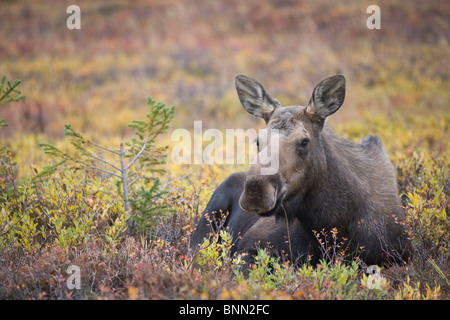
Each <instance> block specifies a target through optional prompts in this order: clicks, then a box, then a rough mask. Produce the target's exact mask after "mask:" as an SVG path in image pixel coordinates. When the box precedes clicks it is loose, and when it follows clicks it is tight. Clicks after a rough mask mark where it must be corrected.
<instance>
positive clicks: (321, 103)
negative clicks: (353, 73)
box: [306, 75, 345, 123]
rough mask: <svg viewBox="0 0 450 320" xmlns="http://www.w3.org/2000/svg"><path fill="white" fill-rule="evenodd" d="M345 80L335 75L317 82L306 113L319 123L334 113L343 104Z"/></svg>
mask: <svg viewBox="0 0 450 320" xmlns="http://www.w3.org/2000/svg"><path fill="white" fill-rule="evenodd" d="M344 98H345V78H344V76H343V75H336V76H332V77H329V78H326V79H324V80H322V81H320V82H319V84H318V85H317V86H316V87H315V88H314V91H313V93H312V96H311V100H309V103H308V106H307V108H306V112H307V113H308V114H310V115H311V116H313V117H314V118H315V119H317V120H319V121H320V122H322V123H323V122H324V121H325V119H326V118H327V117H328V116H330V115H332V114H333V113H335V112H336V111H337V110H338V109H339V108H340V107H341V105H342V103H343V102H344Z"/></svg>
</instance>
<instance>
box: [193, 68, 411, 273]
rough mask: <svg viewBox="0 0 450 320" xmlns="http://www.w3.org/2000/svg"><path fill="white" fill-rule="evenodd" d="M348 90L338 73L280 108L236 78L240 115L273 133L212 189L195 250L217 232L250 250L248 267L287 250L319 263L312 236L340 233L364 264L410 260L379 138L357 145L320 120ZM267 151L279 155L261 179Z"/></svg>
mask: <svg viewBox="0 0 450 320" xmlns="http://www.w3.org/2000/svg"><path fill="white" fill-rule="evenodd" d="M345 84H346V81H345V77H344V76H342V75H335V76H332V77H329V78H326V79H324V80H322V81H321V82H319V84H317V86H316V87H315V88H314V90H313V93H312V96H311V98H310V100H309V103H308V104H307V106H286V107H283V106H281V104H280V103H279V102H278V100H276V99H275V98H273V97H272V96H271V95H270V94H269V93H268V92H267V91H266V90H265V89H264V87H263V86H262V85H261V84H260V83H259V82H258V81H256V80H255V79H253V78H250V77H247V76H244V75H237V76H236V77H235V86H236V90H237V93H238V96H239V100H240V102H241V104H242V105H243V107H244V108H245V110H246V111H248V112H249V113H250V114H252V115H253V116H255V117H259V118H262V119H263V120H264V121H265V124H266V129H267V130H269V132H276V134H275V133H274V134H271V135H261V134H259V135H258V137H257V148H258V154H257V155H256V158H257V160H256V161H255V162H254V163H253V164H251V166H250V167H249V169H248V170H247V171H246V172H239V173H234V174H232V175H230V176H229V177H228V178H227V179H226V180H225V181H223V182H222V183H221V184H220V185H219V186H218V187H217V189H216V190H215V191H214V193H213V195H212V196H211V199H210V201H209V203H208V204H207V206H206V208H205V210H204V212H203V214H202V216H201V218H200V220H199V222H198V225H197V228H196V230H195V231H194V233H193V236H192V239H191V245H190V246H191V248H193V249H195V248H198V247H199V246H200V245H201V243H202V242H203V240H204V238H205V237H208V236H209V235H211V233H212V232H217V228H219V227H220V228H227V230H229V231H230V232H231V234H232V238H233V244H234V245H233V247H232V249H231V254H240V253H247V255H245V258H244V259H245V260H246V262H247V263H253V262H254V255H255V254H256V252H257V249H258V248H261V247H266V248H269V250H271V252H275V253H278V254H280V253H281V252H285V253H286V252H290V253H291V256H290V261H291V262H294V263H304V262H306V261H308V260H309V261H310V262H311V263H316V262H318V260H319V259H320V258H321V247H320V241H318V240H319V238H318V237H317V231H320V230H325V231H326V230H337V231H338V234H339V237H340V239H341V240H342V241H343V242H345V244H346V250H348V252H351V253H356V252H358V255H359V257H360V259H361V260H362V261H364V263H366V264H367V265H375V264H377V265H381V264H386V263H387V262H389V261H392V260H393V259H394V260H395V261H402V260H405V259H406V258H407V257H408V241H407V237H406V235H405V232H404V230H403V229H404V227H403V226H404V221H405V214H404V211H403V210H402V208H401V207H400V203H399V197H398V189H397V182H396V172H395V168H394V166H393V164H392V162H391V161H390V159H389V156H388V154H387V153H386V151H385V149H384V147H383V145H382V142H381V139H380V138H379V137H377V136H373V135H371V136H368V137H366V138H363V139H362V140H360V141H359V142H358V143H354V142H351V141H349V140H346V139H343V138H341V137H339V136H337V135H336V134H335V133H334V131H333V130H332V129H331V128H329V127H328V126H327V125H326V123H325V122H326V119H327V117H329V116H330V115H332V114H333V113H335V112H336V111H337V110H338V109H339V108H340V107H341V105H342V103H343V102H344V97H345V90H346V89H345ZM275 135H276V137H277V139H276V140H275V139H273V137H275ZM274 141H276V143H277V144H278V145H277V148H276V147H275V146H274V145H273V144H274V143H275V142H274ZM271 147H272V148H271ZM267 148H271V149H272V150H271V151H272V155H271V156H272V157H273V156H274V153H275V156H278V161H279V167H278V170H276V172H272V173H273V174H262V173H261V172H262V170H261V169H263V167H264V166H265V164H264V163H267V162H264V161H263V160H265V159H263V158H264V157H267V156H266V154H267V153H266V152H263V151H267ZM314 231H315V232H316V233H314ZM285 255H286V254H285Z"/></svg>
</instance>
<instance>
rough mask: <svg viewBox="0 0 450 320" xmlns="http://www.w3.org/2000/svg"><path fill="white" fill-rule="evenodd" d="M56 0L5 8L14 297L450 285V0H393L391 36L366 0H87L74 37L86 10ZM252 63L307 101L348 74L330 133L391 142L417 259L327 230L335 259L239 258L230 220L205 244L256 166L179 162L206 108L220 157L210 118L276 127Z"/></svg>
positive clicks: (7, 264)
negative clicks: (252, 107) (259, 97)
mask: <svg viewBox="0 0 450 320" xmlns="http://www.w3.org/2000/svg"><path fill="white" fill-rule="evenodd" d="M48 2H51V5H49V6H47V5H45V6H42V5H40V4H39V3H37V2H35V1H25V0H24V1H15V2H12V1H11V2H5V3H4V4H2V7H1V9H0V24H1V26H2V28H0V37H1V39H2V41H0V80H1V82H0V88H1V89H0V118H1V120H0V161H1V164H0V298H1V299H448V298H449V297H450V279H449V271H450V263H449V242H450V240H449V239H450V238H449V234H450V222H449V221H450V220H449V219H448V214H449V196H450V178H449V155H448V150H449V141H450V134H449V133H450V128H449V126H450V92H449V90H448V86H449V71H450V70H449V69H450V68H449V62H448V52H449V46H450V44H449V42H450V38H449V34H450V32H449V29H450V26H449V22H448V12H449V5H448V3H446V2H444V1H442V2H441V1H434V2H421V1H411V2H408V4H405V3H403V2H401V1H390V2H384V1H380V3H379V7H380V9H381V19H382V20H381V29H368V28H367V26H366V19H367V18H368V16H369V15H368V14H367V13H366V9H367V6H368V4H367V5H362V4H361V2H360V1H356V0H352V1H346V2H345V3H336V2H333V1H327V0H320V1H315V2H305V3H303V2H302V3H300V2H297V1H284V0H283V1H265V2H261V1H256V0H251V1H245V2H242V1H237V0H227V1H204V2H200V1H181V0H174V1H134V2H133V3H132V4H129V5H125V4H124V3H123V2H121V1H118V0H117V1H116V0H114V1H108V2H91V1H84V0H83V1H77V5H78V6H79V7H80V9H81V29H74V30H70V29H68V28H67V27H66V19H67V17H68V14H67V13H66V9H67V6H68V4H67V3H65V2H62V1H50V0H49V1H48ZM236 74H245V75H248V76H250V77H252V78H255V79H258V81H259V82H260V83H263V84H264V87H265V88H267V89H268V90H269V91H270V94H271V96H273V97H276V99H278V101H279V103H280V104H281V105H284V106H290V105H291V106H292V105H304V106H308V102H309V101H310V100H311V94H312V93H313V92H314V88H315V86H316V84H318V83H319V82H320V81H321V80H322V79H324V78H327V77H330V76H333V75H336V74H343V75H345V79H346V91H345V102H344V105H343V106H342V107H341V109H340V110H339V111H338V112H336V113H335V114H333V115H332V116H330V117H329V118H327V121H326V127H327V128H328V127H329V128H332V130H333V131H334V132H335V134H336V137H337V136H339V137H341V138H339V139H345V140H347V141H349V143H352V144H355V145H356V144H357V143H358V141H361V139H363V138H364V137H367V136H378V137H379V139H380V141H382V143H383V148H384V149H385V151H386V155H385V156H386V157H388V158H386V159H384V160H385V161H386V163H387V162H389V163H392V167H391V169H390V170H392V171H391V172H389V177H390V179H391V180H390V181H391V182H390V186H389V188H394V187H395V189H396V190H397V191H398V193H397V194H396V196H398V197H397V198H396V199H394V200H393V202H397V203H396V206H395V210H397V211H398V219H397V220H396V219H395V217H394V218H389V219H390V220H389V223H390V224H391V225H392V226H396V227H395V228H394V229H396V230H397V226H398V230H400V229H401V233H402V239H404V241H405V242H407V243H408V246H409V247H408V252H409V254H408V256H407V257H403V259H387V261H383V262H380V261H369V263H366V262H365V258H367V255H366V256H365V255H364V249H365V248H364V245H362V246H358V250H360V252H355V250H354V249H355V248H356V247H355V248H353V247H352V250H350V249H349V248H350V247H349V246H348V245H347V241H348V240H350V241H351V239H346V238H348V234H347V232H348V230H345V226H344V225H343V224H336V225H327V227H326V228H325V227H324V228H317V229H315V228H311V230H310V231H311V234H310V235H309V236H310V239H308V241H310V242H311V243H314V246H315V248H316V254H315V257H316V258H317V259H308V256H306V259H304V261H302V263H297V264H294V263H292V260H294V259H292V258H294V257H293V255H292V254H291V252H289V251H290V249H292V248H290V247H289V246H285V247H283V248H282V250H280V251H279V254H274V253H273V252H274V250H272V249H273V248H272V247H271V246H270V245H267V243H264V242H263V243H260V244H261V245H260V246H255V247H254V250H252V252H251V254H252V255H251V257H252V260H251V261H250V263H248V262H249V254H245V252H244V253H243V254H241V255H239V254H232V253H234V252H235V251H236V248H237V247H236V246H237V245H239V244H236V239H235V238H233V237H234V236H233V234H232V231H231V230H230V229H229V228H228V229H227V226H226V225H220V221H221V220H219V222H218V225H217V226H216V228H212V229H211V231H212V232H211V233H210V234H208V236H207V237H201V239H200V240H197V242H198V243H196V244H197V245H196V246H195V248H191V247H192V246H191V244H192V243H193V239H194V237H193V234H194V230H195V229H196V227H197V225H198V224H199V221H201V219H202V213H203V212H204V210H205V208H206V207H207V204H208V202H209V200H210V199H211V197H212V195H213V192H214V191H215V190H217V188H218V187H219V185H221V183H222V182H223V181H225V180H226V178H227V177H229V176H230V175H232V174H235V173H237V172H246V171H247V170H248V171H247V172H252V170H253V169H252V168H254V164H251V163H250V161H249V162H246V163H244V164H241V163H236V164H230V163H223V164H220V163H216V162H214V161H213V162H208V163H206V162H205V161H203V163H195V164H194V163H193V162H194V161H192V162H191V163H190V164H189V163H175V162H174V161H172V158H171V154H172V152H173V151H174V148H176V147H177V146H180V143H181V142H180V141H179V140H174V139H172V134H173V132H175V131H176V130H177V129H181V130H186V131H187V132H191V133H192V135H191V137H195V134H196V133H195V132H194V131H195V130H194V121H201V123H202V129H203V135H202V136H201V137H203V140H202V143H203V144H201V145H200V146H199V147H200V149H202V150H203V151H205V150H206V148H207V147H208V145H209V146H210V143H211V141H210V140H207V139H205V137H206V134H205V133H206V132H207V130H208V129H218V130H221V131H222V132H225V131H226V130H227V129H238V128H241V129H243V131H245V130H247V129H249V128H256V129H262V128H264V126H265V123H264V122H265V121H262V120H261V119H259V118H253V117H251V116H249V114H248V113H247V112H245V111H244V110H243V109H242V105H241V101H242V99H240V98H242V92H241V93H239V92H238V93H237V92H236V88H235V84H234V77H235V75H236ZM16 79H19V80H16ZM242 79H244V78H242ZM336 83H337V84H339V83H340V82H339V81H337V82H335V84H336ZM256 91H257V92H258V90H256ZM248 92H249V91H248V90H247V93H248ZM260 92H262V91H260ZM250 93H251V91H250ZM271 101H272V100H271ZM172 106H175V107H172ZM244 107H245V105H244ZM247 110H248V109H247ZM280 110H281V109H280ZM316 111H317V110H315V109H314V107H313V108H311V109H310V114H315V112H316ZM277 112H278V111H277ZM280 112H281V111H280ZM284 118H286V119H287V118H289V116H284ZM319 118H320V117H319ZM322 118H323V117H322ZM263 119H264V117H263ZM268 120H270V119H269V118H268ZM322 120H324V119H322ZM322 120H320V121H322ZM286 121H287V120H286ZM305 126H308V125H305ZM323 130H327V132H328V130H331V129H323ZM209 132H211V131H209ZM197 134H198V133H197ZM224 136H225V134H224ZM333 137H334V136H333ZM238 138H239V137H236V139H238ZM333 139H337V138H335V137H334V138H333ZM362 141H365V142H362V144H364V145H365V146H367V147H369V149H370V148H372V149H377V148H378V149H377V150H378V151H379V150H381V149H380V145H379V140H376V139H375V138H372V139H368V140H362ZM191 142H192V143H191V145H194V142H195V141H191ZM301 142H302V141H300V144H301ZM313 142H314V141H313V138H311V137H310V142H309V143H313ZM183 143H188V142H187V141H184V142H183ZM247 144H248V145H249V146H247V147H246V148H247V149H246V151H245V152H246V154H250V153H251V149H252V148H254V147H256V146H255V144H256V143H254V142H253V141H247ZM258 144H259V141H258ZM311 146H312V145H311ZM215 150H218V149H215ZM302 150H303V149H302ZM301 152H303V151H301ZM282 156H283V155H282ZM186 157H187V158H191V159H192V160H194V155H193V154H192V155H187V156H186ZM376 157H377V155H375V154H374V155H373V157H371V158H376ZM372 160H377V159H372ZM199 162H202V161H199ZM308 173H309V172H306V173H305V175H308ZM284 178H286V177H284ZM392 179H394V180H392ZM272 182H273V181H272ZM272 182H271V183H272ZM278 182H279V181H275V182H273V186H275V185H276V184H277V183H278ZM280 186H281V185H280ZM246 187H247V186H246ZM248 187H249V188H251V186H248ZM386 187H388V186H386ZM219 188H220V187H219ZM337 190H338V188H337ZM234 191H236V190H234ZM280 191H281V189H280ZM332 191H335V190H332ZM365 192H367V190H365ZM366 196H367V197H369V196H372V195H369V194H367V195H366ZM375 199H379V198H376V197H375ZM375 202H376V201H375ZM391 202H392V201H391ZM241 204H242V205H243V206H244V207H246V206H247V205H248V204H250V205H251V207H247V209H249V211H252V210H253V211H255V212H259V211H260V210H261V212H262V211H264V210H266V209H267V208H266V207H264V203H263V202H261V203H257V204H256V205H255V203H252V202H251V201H248V202H247V203H245V199H243V201H242V203H241ZM373 206H375V207H376V206H381V204H380V203H373ZM263 207H264V208H263ZM263 209H264V210H263ZM221 214H223V218H224V219H225V218H226V215H227V212H221ZM249 214H250V213H249ZM254 214H258V213H254ZM309 218H311V219H313V217H302V219H306V220H304V221H303V220H301V219H297V220H296V219H295V218H294V217H293V219H292V220H291V221H297V222H296V223H299V222H301V223H308V221H309V223H312V222H311V221H312V220H311V219H310V220H308V219H309ZM278 219H279V221H280V223H284V220H283V217H282V216H280V217H279V218H278ZM225 220H226V219H225ZM225 220H223V221H225ZM360 220H364V221H360ZM355 221H356V220H355ZM358 221H359V222H360V224H359V225H358V222H355V223H356V225H355V227H358V226H360V227H361V228H364V226H365V225H366V224H365V223H367V224H370V223H371V221H366V218H365V217H361V219H359V220H358ZM293 223H294V222H293ZM281 229H282V228H281ZM290 236H292V234H291V235H290ZM290 236H289V237H288V236H287V235H286V238H284V236H282V237H281V238H282V239H283V240H284V239H286V240H285V241H288V238H290ZM295 236H297V235H295ZM252 240H253V239H252ZM255 240H256V239H255ZM261 241H264V239H261ZM402 241H403V240H402ZM253 242H254V241H253ZM285 243H286V242H285ZM371 244H372V243H371ZM366 246H367V245H366ZM360 247H361V248H360ZM283 250H284V251H283ZM380 250H382V248H381V247H380ZM382 251H383V250H382ZM386 253H388V252H387V251H383V254H386ZM372 263H375V264H373V265H372ZM74 270H75V271H76V272H75V273H73V271H74ZM76 277H78V278H76ZM75 278H76V279H75ZM78 280H79V281H78ZM77 281H78V282H77Z"/></svg>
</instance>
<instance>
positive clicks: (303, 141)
mask: <svg viewBox="0 0 450 320" xmlns="http://www.w3.org/2000/svg"><path fill="white" fill-rule="evenodd" d="M308 144H309V139H308V138H305V139H303V140H302V142H300V147H302V148H306V147H307V146H308Z"/></svg>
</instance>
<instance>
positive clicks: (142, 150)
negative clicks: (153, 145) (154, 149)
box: [125, 136, 149, 171]
mask: <svg viewBox="0 0 450 320" xmlns="http://www.w3.org/2000/svg"><path fill="white" fill-rule="evenodd" d="M148 141H149V139H148V136H147V139H146V140H145V142H144V145H143V146H142V148H141V150H140V151H139V152H138V154H137V155H136V156H135V157H134V158H133V160H131V162H130V163H129V164H128V166H127V167H126V168H125V171H128V169H130V168H131V166H132V165H133V164H134V163H135V162H136V160H137V159H138V158H139V157H140V156H141V154H142V152H144V150H145V148H146V147H147V143H148Z"/></svg>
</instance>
